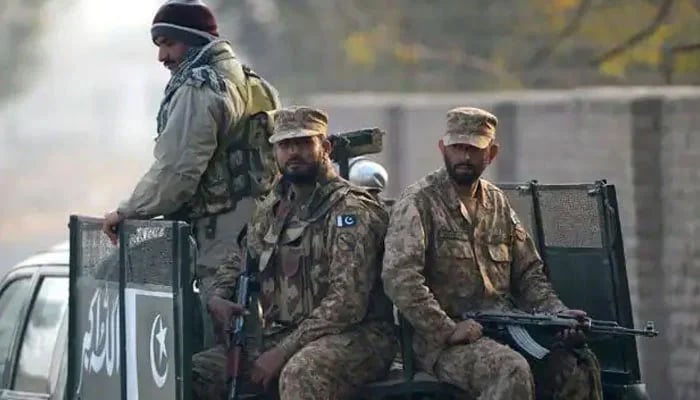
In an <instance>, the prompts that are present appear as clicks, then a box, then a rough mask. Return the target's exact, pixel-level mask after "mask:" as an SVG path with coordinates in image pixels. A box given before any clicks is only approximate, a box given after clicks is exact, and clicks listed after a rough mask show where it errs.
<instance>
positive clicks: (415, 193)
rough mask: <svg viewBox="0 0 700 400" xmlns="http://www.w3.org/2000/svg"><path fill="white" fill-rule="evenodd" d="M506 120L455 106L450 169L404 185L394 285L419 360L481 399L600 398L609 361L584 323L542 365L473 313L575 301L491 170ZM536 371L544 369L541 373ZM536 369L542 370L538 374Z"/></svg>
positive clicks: (393, 243) (446, 142)
mask: <svg viewBox="0 0 700 400" xmlns="http://www.w3.org/2000/svg"><path fill="white" fill-rule="evenodd" d="M497 124H498V120H497V118H496V117H495V116H494V115H492V114H491V113H489V112H487V111H484V110H481V109H478V108H471V107H460V108H455V109H452V110H450V111H449V112H448V113H447V132H446V134H445V135H444V136H443V137H442V139H441V140H440V141H439V148H440V151H441V152H442V155H443V159H444V164H445V165H444V167H443V168H440V169H438V170H437V171H434V172H432V173H431V174H429V175H428V176H426V177H424V178H423V179H421V180H420V181H418V182H417V183H415V184H413V185H411V186H409V187H408V188H406V189H405V190H404V192H403V193H402V194H401V196H400V197H399V199H397V201H396V203H395V204H394V206H393V209H392V214H391V220H390V224H389V227H388V230H387V236H386V240H385V255H384V264H383V272H382V280H383V282H384V287H385V290H386V293H387V294H388V295H389V297H390V298H391V299H392V300H393V302H394V304H395V305H396V307H397V308H398V310H399V311H400V312H401V313H402V314H403V315H404V316H405V317H406V319H407V320H408V321H409V322H410V323H411V325H413V327H414V328H415V330H416V335H415V341H414V343H413V347H414V349H415V353H416V356H417V358H418V360H417V361H418V363H419V365H420V367H421V368H422V369H424V370H425V371H426V372H429V373H432V374H434V375H435V376H436V377H437V378H438V379H439V380H440V381H444V382H448V383H451V384H453V385H455V386H457V387H459V388H461V389H463V390H464V391H466V392H467V393H468V394H469V395H470V396H471V397H469V398H478V399H533V398H534V396H535V395H537V398H543V399H551V398H557V399H560V398H561V399H564V398H565V399H600V398H601V396H602V392H601V387H600V367H599V365H598V362H597V359H596V357H595V356H594V355H593V353H592V352H591V351H590V350H588V349H587V348H585V347H583V346H580V344H582V341H583V339H584V338H583V335H582V333H581V332H579V331H578V330H569V331H566V332H564V333H563V335H562V338H563V341H562V342H563V344H562V345H560V346H557V347H555V348H554V349H553V350H552V352H551V353H550V355H549V356H547V357H546V358H545V360H544V362H542V363H540V362H538V363H535V364H533V365H532V367H531V366H530V365H529V364H528V361H527V360H526V359H525V358H524V357H523V356H521V355H520V354H519V353H517V352H516V351H514V350H513V349H511V348H510V347H508V346H506V345H504V344H500V343H498V342H496V341H495V340H493V339H491V338H488V337H484V336H482V327H481V325H480V324H478V323H477V322H475V321H473V320H467V321H458V320H456V319H457V316H458V315H459V314H460V313H461V312H463V311H478V310H487V309H488V310H494V309H496V310H503V311H504V310H509V309H510V310H514V309H520V310H526V311H535V310H536V311H540V312H553V313H565V314H569V315H573V316H576V317H579V318H580V317H583V316H585V315H586V313H585V312H583V311H580V310H572V309H568V308H567V307H566V306H565V305H564V304H563V303H562V302H561V301H560V300H559V298H558V296H557V295H556V293H555V292H554V290H553V288H552V286H551V284H550V282H549V281H548V279H547V277H546V275H545V274H544V272H543V264H542V260H541V259H540V257H539V254H538V253H537V250H536V248H535V245H534V243H533V241H532V239H531V238H530V236H529V235H528V233H527V232H526V230H525V228H524V227H523V225H522V224H521V223H520V221H519V220H518V217H517V215H516V213H515V211H514V210H513V209H512V208H511V206H510V204H509V202H508V199H507V198H506V196H505V194H504V193H503V192H502V191H501V190H500V189H499V188H497V187H496V186H494V185H493V184H492V183H490V182H488V181H487V180H485V179H483V178H481V174H482V173H483V172H484V170H485V169H486V167H487V166H488V165H489V164H490V163H491V162H492V161H493V159H494V158H495V157H496V155H497V153H498V149H499V145H498V144H497V143H496V141H495V138H496V126H497ZM533 372H534V374H533ZM533 375H534V376H533Z"/></svg>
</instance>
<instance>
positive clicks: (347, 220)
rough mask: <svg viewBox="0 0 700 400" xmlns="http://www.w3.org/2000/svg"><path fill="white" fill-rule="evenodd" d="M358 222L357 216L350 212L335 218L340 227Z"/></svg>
mask: <svg viewBox="0 0 700 400" xmlns="http://www.w3.org/2000/svg"><path fill="white" fill-rule="evenodd" d="M356 223H357V218H356V217H355V216H354V215H349V214H343V215H338V217H337V218H336V219H335V225H336V226H337V227H339V228H347V227H350V226H355V224H356Z"/></svg>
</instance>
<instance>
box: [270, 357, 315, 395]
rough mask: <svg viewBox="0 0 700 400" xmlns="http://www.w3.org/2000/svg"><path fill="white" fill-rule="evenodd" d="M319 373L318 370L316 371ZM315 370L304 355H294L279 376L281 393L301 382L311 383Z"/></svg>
mask: <svg viewBox="0 0 700 400" xmlns="http://www.w3.org/2000/svg"><path fill="white" fill-rule="evenodd" d="M315 373H316V374H318V371H316V372H315ZM313 376H314V371H313V368H312V367H311V365H309V363H308V361H307V360H306V359H305V358H303V357H292V358H290V359H289V362H287V364H286V365H285V366H284V368H282V371H281V372H280V377H279V389H280V395H282V394H283V393H284V392H285V391H288V390H290V389H291V388H293V387H295V386H296V385H299V384H300V383H301V382H305V383H307V384H308V383H311V382H312V381H313V379H311V378H312V377H313Z"/></svg>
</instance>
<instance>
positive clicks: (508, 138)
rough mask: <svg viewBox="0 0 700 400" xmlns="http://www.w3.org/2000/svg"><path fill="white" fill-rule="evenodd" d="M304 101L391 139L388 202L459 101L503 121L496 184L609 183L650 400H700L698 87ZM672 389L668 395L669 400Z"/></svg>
mask: <svg viewBox="0 0 700 400" xmlns="http://www.w3.org/2000/svg"><path fill="white" fill-rule="evenodd" d="M305 102H306V103H309V104H312V105H316V106H320V107H323V108H324V109H326V110H327V111H328V112H329V115H330V124H331V129H332V130H334V131H339V130H345V129H353V128H358V127H361V126H379V127H382V128H384V129H386V130H387V131H388V135H387V137H386V142H385V150H384V152H383V153H382V154H380V155H377V156H375V157H374V158H375V159H377V160H378V161H380V162H382V163H383V164H384V165H385V167H387V170H388V172H389V187H388V190H387V191H388V194H389V195H391V196H396V195H397V194H398V193H399V192H400V191H401V189H402V188H403V187H405V186H406V185H408V184H410V183H412V182H413V181H415V180H417V179H419V178H420V177H421V176H423V175H425V174H426V173H428V172H429V171H431V170H433V169H435V168H438V167H439V166H441V164H442V160H441V158H440V155H439V151H438V149H437V141H438V139H439V137H440V134H441V132H442V131H443V130H444V115H445V112H446V111H447V110H448V109H449V108H451V107H455V106H459V105H475V106H480V107H483V108H486V109H489V110H491V111H493V112H494V113H496V115H497V116H498V117H499V119H500V124H499V131H498V135H499V140H500V142H501V144H502V149H501V153H500V155H499V157H498V159H497V160H496V161H495V163H494V165H493V166H492V167H491V168H490V169H489V170H488V171H487V177H488V178H490V179H493V180H495V181H498V182H512V181H525V180H529V179H538V180H539V181H540V182H542V183H568V182H581V181H586V182H593V181H595V180H597V179H607V180H608V182H610V183H612V184H615V186H616V188H617V192H618V200H619V206H620V209H621V210H620V211H621V224H622V231H623V237H624V241H625V253H626V259H627V268H628V274H629V276H628V279H629V283H630V290H631V296H632V305H633V310H634V313H635V321H636V325H638V326H643V324H644V323H645V322H646V321H647V320H654V321H655V322H656V324H657V327H658V328H659V329H660V330H661V331H662V334H663V337H659V338H656V339H640V340H639V341H638V343H639V346H640V352H641V363H642V374H643V379H644V381H645V382H646V383H647V385H648V389H649V392H650V394H651V395H652V398H668V399H671V398H677V399H687V398H700V330H699V328H700V311H699V310H700V244H698V243H700V239H698V235H697V234H698V233H700V115H698V114H700V112H699V111H700V88H694V87H676V88H649V87H635V88H593V89H582V90H566V91H520V92H501V93H488V94H485V93H464V94H459V93H456V94H444V95H429V94H410V95H409V94H373V93H361V94H339V95H338V94H324V95H316V96H311V97H309V98H307V99H305ZM674 391H675V396H673V397H672V396H671V395H670V393H673V392H674Z"/></svg>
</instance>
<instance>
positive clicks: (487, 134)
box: [442, 107, 498, 149]
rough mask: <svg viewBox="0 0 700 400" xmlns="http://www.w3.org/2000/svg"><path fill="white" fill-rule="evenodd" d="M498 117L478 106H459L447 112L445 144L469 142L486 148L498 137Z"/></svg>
mask: <svg viewBox="0 0 700 400" xmlns="http://www.w3.org/2000/svg"><path fill="white" fill-rule="evenodd" d="M496 126H498V118H496V116H495V115H493V114H491V113H490V112H488V111H486V110H482V109H480V108H476V107H457V108H453V109H451V110H450V111H448V112H447V131H446V133H445V136H444V137H443V138H442V140H443V143H444V144H445V146H450V145H453V144H458V143H462V144H468V145H472V146H475V147H478V148H480V149H484V148H486V147H487V146H488V145H489V143H491V140H493V139H495V138H496Z"/></svg>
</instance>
